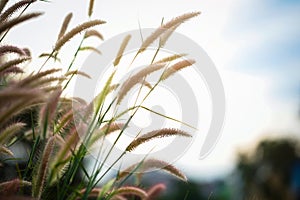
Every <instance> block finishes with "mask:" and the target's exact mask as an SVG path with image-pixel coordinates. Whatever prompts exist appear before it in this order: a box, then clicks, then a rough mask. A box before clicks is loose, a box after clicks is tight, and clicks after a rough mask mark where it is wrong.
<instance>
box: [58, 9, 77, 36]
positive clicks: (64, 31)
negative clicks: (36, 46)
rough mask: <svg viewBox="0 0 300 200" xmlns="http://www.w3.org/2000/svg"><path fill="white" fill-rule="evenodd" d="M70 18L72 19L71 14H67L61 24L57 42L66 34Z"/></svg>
mask: <svg viewBox="0 0 300 200" xmlns="http://www.w3.org/2000/svg"><path fill="white" fill-rule="evenodd" d="M72 17H73V13H69V14H68V15H67V16H66V17H65V19H64V21H63V23H62V25H61V28H60V31H59V34H58V37H57V40H59V39H60V38H61V37H62V36H64V34H65V33H66V31H67V29H68V26H69V24H70V21H71V19H72Z"/></svg>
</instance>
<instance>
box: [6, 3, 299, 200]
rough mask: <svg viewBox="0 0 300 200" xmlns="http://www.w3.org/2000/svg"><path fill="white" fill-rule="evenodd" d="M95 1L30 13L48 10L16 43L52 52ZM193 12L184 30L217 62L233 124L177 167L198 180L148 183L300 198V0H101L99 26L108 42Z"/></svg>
mask: <svg viewBox="0 0 300 200" xmlns="http://www.w3.org/2000/svg"><path fill="white" fill-rule="evenodd" d="M12 2H16V1H12ZM87 7H88V3H87V1H84V0H77V1H74V0H63V1H62V0H60V1H58V0H52V1H50V2H49V3H47V2H38V3H36V4H35V5H32V6H31V7H30V10H39V11H44V12H45V14H44V15H43V16H42V17H41V18H39V19H37V20H33V21H31V22H28V23H30V26H26V24H25V25H21V26H20V27H18V28H16V29H15V30H14V31H13V32H12V33H11V34H10V36H9V37H8V41H12V42H14V44H16V45H20V46H30V47H31V50H32V52H33V55H34V56H36V57H37V56H38V55H39V54H41V53H43V52H45V51H50V49H51V47H52V46H53V44H54V43H55V40H56V35H57V33H58V32H59V29H60V25H61V22H62V20H63V18H64V17H65V16H66V14H67V13H68V12H73V13H74V18H73V20H72V22H71V26H75V25H77V24H78V23H80V22H82V21H84V20H86V19H87V17H86V16H87V14H86V13H87V9H88V8H87ZM192 11H201V12H202V13H201V16H200V17H198V18H196V19H193V20H192V21H190V22H188V23H185V24H184V25H182V26H181V27H180V28H179V29H178V32H179V33H182V34H184V35H186V36H187V37H189V38H191V39H192V40H194V41H195V42H196V43H198V44H199V45H200V46H201V47H202V48H203V49H204V50H205V51H206V52H207V54H208V55H209V57H210V58H211V59H212V60H213V62H214V63H215V65H216V67H217V69H218V71H219V73H220V75H221V77H222V80H223V83H224V87H225V93H226V104H227V108H226V110H227V111H226V121H225V124H224V128H223V132H222V135H221V138H220V139H219V141H218V143H217V145H216V147H215V148H214V150H213V151H212V152H211V153H210V154H209V155H208V156H207V157H206V158H204V159H201V160H200V159H199V155H198V154H199V151H200V148H199V146H198V145H197V144H195V145H192V146H191V148H190V149H189V151H188V152H187V153H186V154H185V155H184V156H183V157H182V158H181V159H180V160H178V161H177V162H175V163H174V164H175V165H176V166H178V167H179V168H180V169H181V170H182V171H184V172H185V173H186V174H187V175H188V177H189V179H190V182H189V183H181V182H177V181H175V180H173V179H169V178H168V176H167V177H164V178H161V179H159V177H161V175H157V177H155V178H153V176H149V178H148V179H146V182H145V184H151V182H153V181H154V180H153V179H155V180H156V181H157V180H161V181H162V182H166V184H167V185H168V186H169V187H168V188H169V189H168V190H167V191H166V193H165V195H166V196H164V197H162V199H184V198H185V199H197V200H198V199H247V198H248V199H300V196H299V191H300V175H299V174H300V161H299V159H300V154H299V153H300V151H299V139H300V123H299V122H300V121H299V120H300V118H299V113H300V112H299V110H300V109H299V105H300V26H299V19H300V1H298V0H285V1H280V0H265V1H260V0H251V1H250V0H222V1H221V0H210V1H207V0H202V1H200V0H187V1H179V0H172V1H171V0H164V1H158V0H153V1H143V0H128V1H120V0H118V1H117V0H111V1H104V0H95V9H94V13H93V18H100V19H103V20H105V21H107V24H105V25H103V26H101V28H100V32H101V33H102V34H103V35H104V37H105V39H108V38H110V37H112V36H114V35H117V34H119V33H121V32H125V31H129V30H133V29H137V28H138V27H139V24H140V26H141V27H143V28H155V27H158V26H159V24H160V22H161V19H162V17H164V18H165V19H171V18H173V17H175V16H178V15H180V14H183V13H186V12H192ZM74 44H75V46H76V39H75V42H74ZM72 54H73V52H68V51H66V52H65V55H64V56H65V57H66V58H68V57H70V56H71V55H72ZM83 60H84V55H83V57H82V61H83ZM78 64H79V65H80V61H79V63H78ZM197 140H200V141H201V140H203V137H201V136H199V138H197ZM151 177H152V178H151ZM179 188H181V189H179ZM167 195H171V196H168V197H167Z"/></svg>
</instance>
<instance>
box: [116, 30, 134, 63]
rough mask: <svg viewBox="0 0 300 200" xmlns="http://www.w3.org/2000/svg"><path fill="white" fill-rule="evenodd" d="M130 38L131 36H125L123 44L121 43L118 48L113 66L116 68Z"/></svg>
mask: <svg viewBox="0 0 300 200" xmlns="http://www.w3.org/2000/svg"><path fill="white" fill-rule="evenodd" d="M130 38H131V35H126V37H125V38H124V40H123V42H122V44H121V46H120V48H119V51H118V53H117V56H116V58H115V61H114V66H117V65H118V64H119V62H120V60H121V58H122V56H123V53H124V51H125V48H126V46H127V45H128V42H129V40H130Z"/></svg>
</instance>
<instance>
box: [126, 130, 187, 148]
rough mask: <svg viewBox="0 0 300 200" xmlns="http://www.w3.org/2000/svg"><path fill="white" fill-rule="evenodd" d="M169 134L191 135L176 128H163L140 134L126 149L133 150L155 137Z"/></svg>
mask: <svg viewBox="0 0 300 200" xmlns="http://www.w3.org/2000/svg"><path fill="white" fill-rule="evenodd" d="M169 136H184V137H191V135H189V134H188V133H186V132H184V131H182V130H179V129H174V128H163V129H159V130H155V131H151V132H148V133H146V134H144V135H141V136H139V137H138V138H136V139H134V140H133V141H132V142H131V143H130V144H129V145H128V146H127V148H126V151H128V152H130V151H133V150H134V149H135V148H136V147H138V146H139V145H141V144H143V143H145V142H147V141H149V140H152V139H155V138H163V137H169Z"/></svg>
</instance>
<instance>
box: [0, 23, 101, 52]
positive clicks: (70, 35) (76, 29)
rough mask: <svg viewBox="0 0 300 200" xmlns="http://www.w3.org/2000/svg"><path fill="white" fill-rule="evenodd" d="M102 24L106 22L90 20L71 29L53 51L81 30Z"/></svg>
mask: <svg viewBox="0 0 300 200" xmlns="http://www.w3.org/2000/svg"><path fill="white" fill-rule="evenodd" d="M104 23H106V22H105V21H102V20H91V21H88V22H85V23H82V24H80V25H79V26H77V27H75V28H73V29H72V30H71V31H69V32H68V33H66V34H65V35H64V36H62V37H61V38H60V39H59V40H58V41H57V42H56V44H55V47H54V49H53V51H58V50H59V49H60V48H61V47H62V46H63V45H64V44H65V43H67V42H68V41H69V40H70V39H71V38H73V37H74V36H75V35H77V34H78V33H80V32H82V31H83V30H85V29H88V28H91V27H93V26H96V25H100V24H104ZM0 30H1V29H0Z"/></svg>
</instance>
